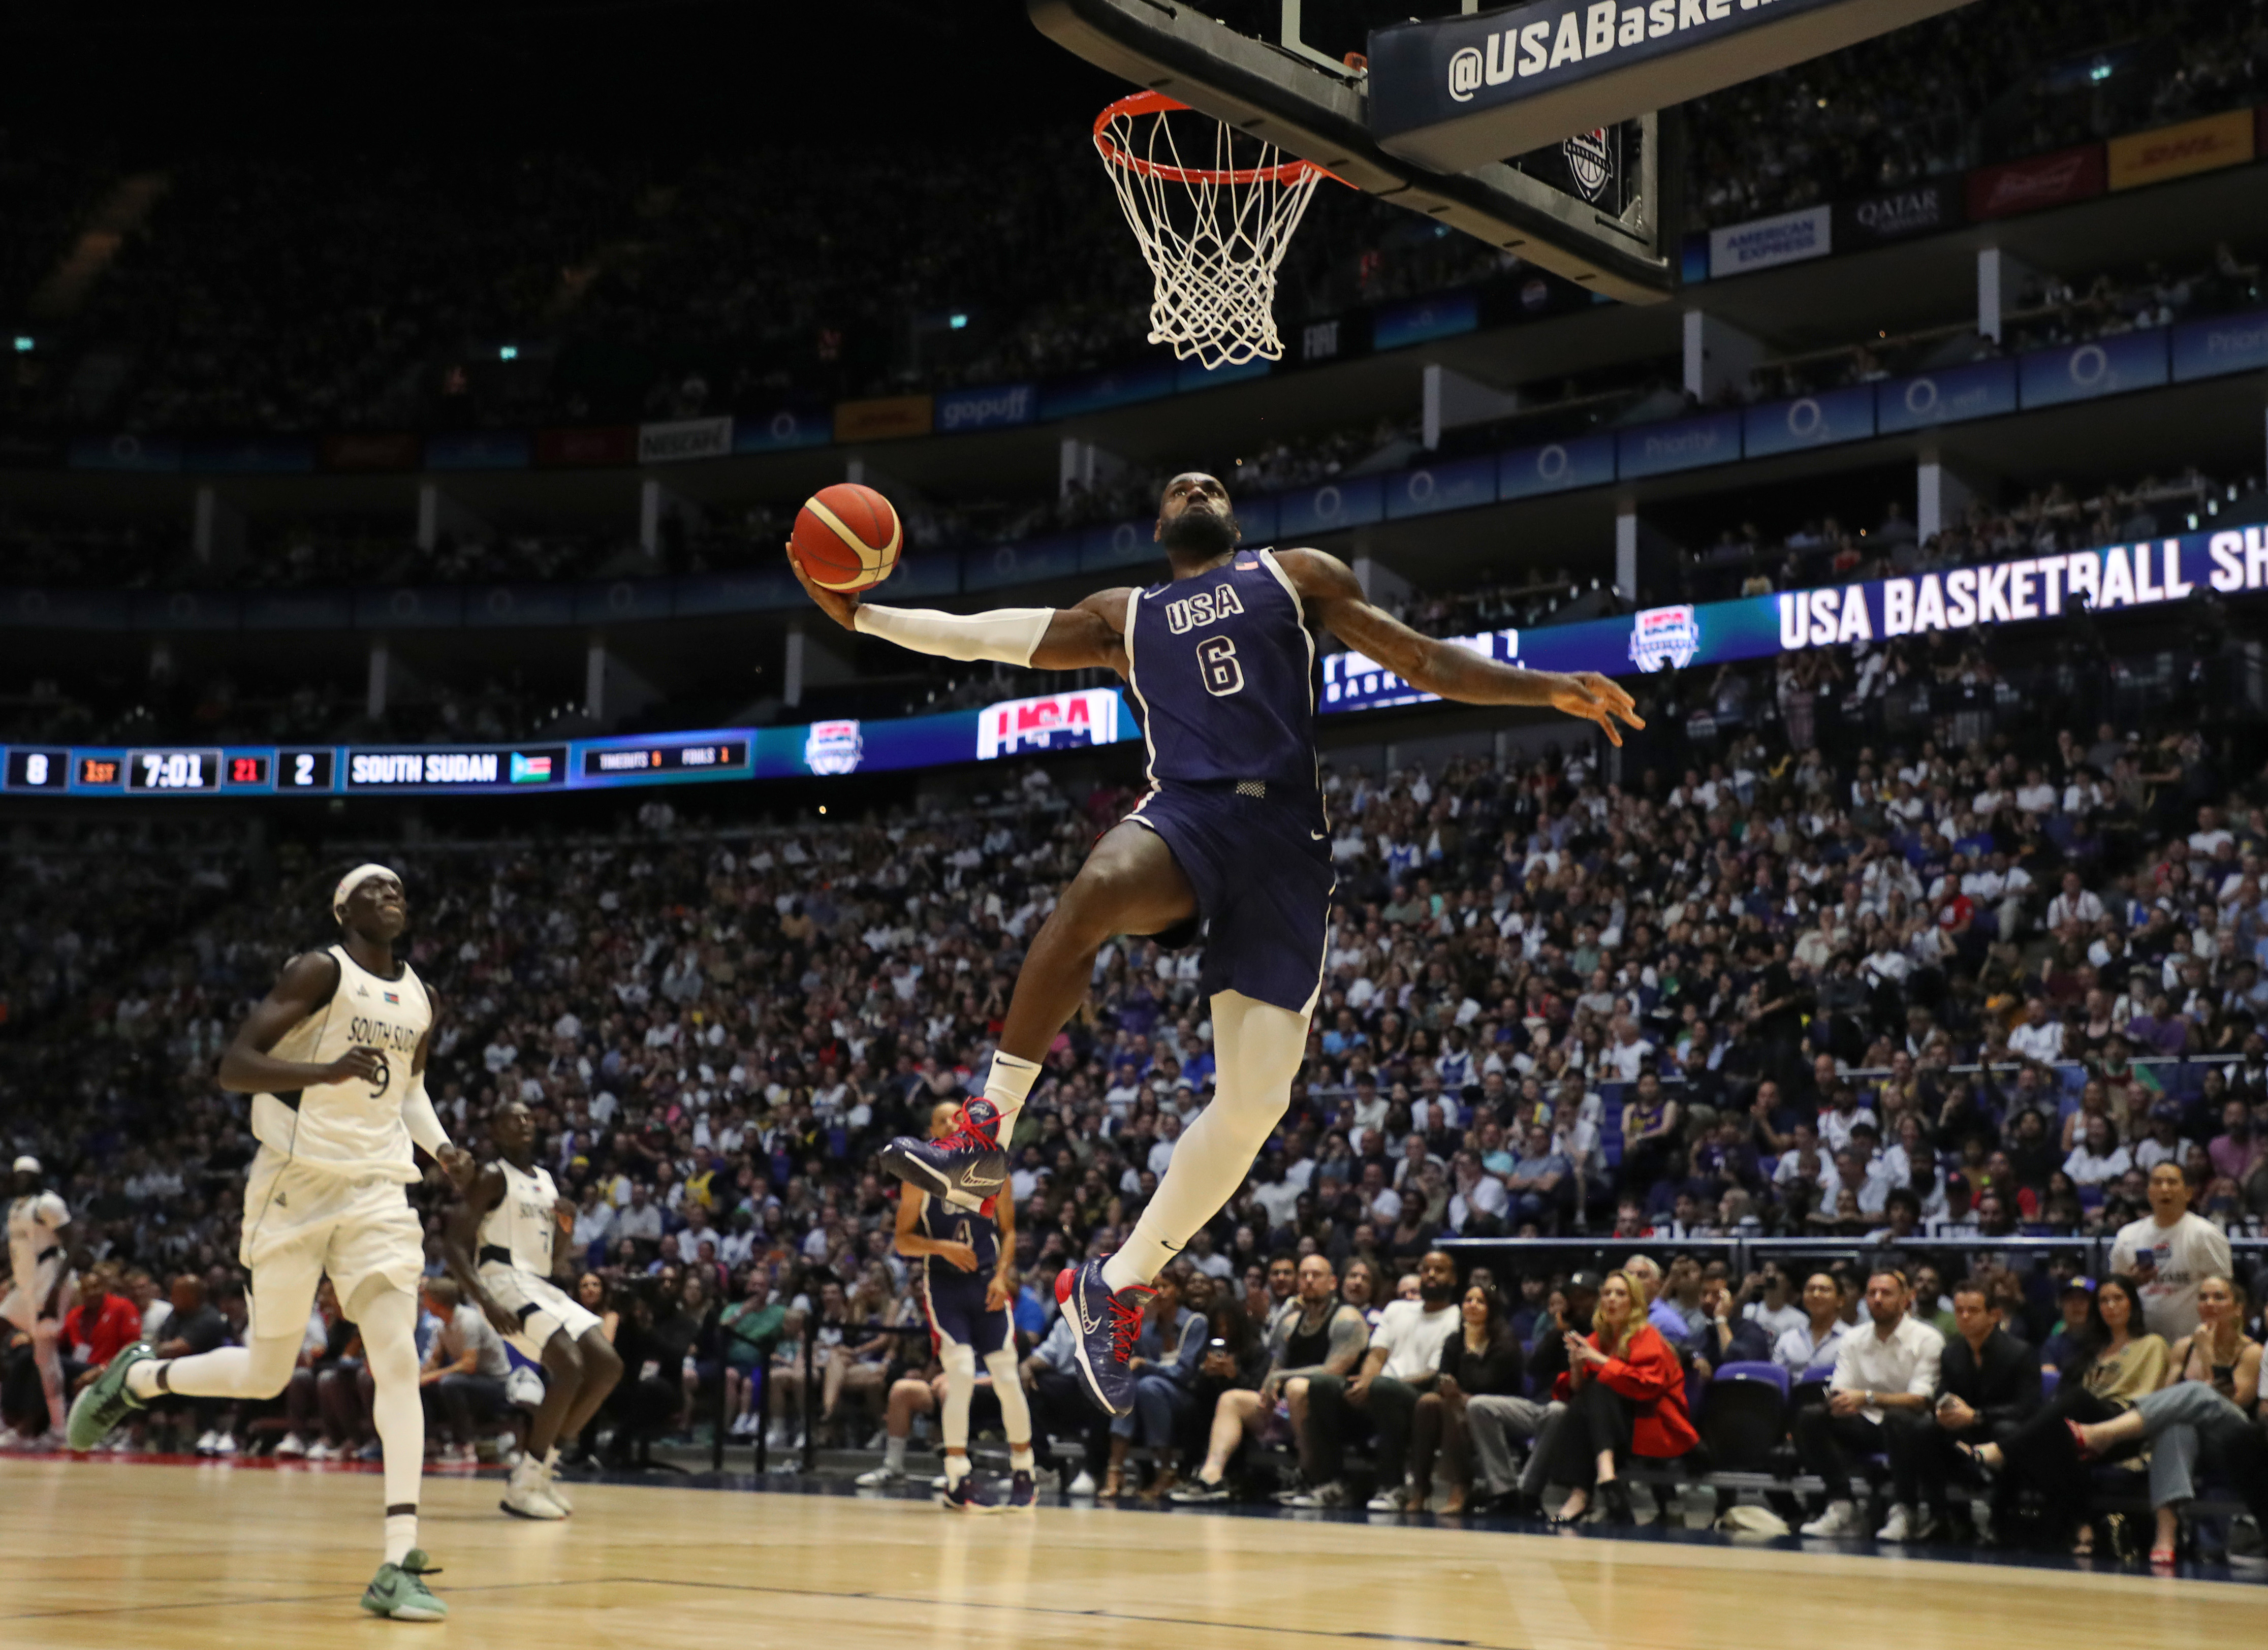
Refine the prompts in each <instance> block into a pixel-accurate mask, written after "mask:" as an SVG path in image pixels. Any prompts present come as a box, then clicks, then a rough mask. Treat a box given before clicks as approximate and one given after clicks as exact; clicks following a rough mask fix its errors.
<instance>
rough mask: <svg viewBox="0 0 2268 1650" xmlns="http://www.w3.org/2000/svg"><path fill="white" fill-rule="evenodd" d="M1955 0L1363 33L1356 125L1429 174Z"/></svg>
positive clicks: (1606, 3) (1788, 1)
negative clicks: (1364, 92)
mask: <svg viewBox="0 0 2268 1650" xmlns="http://www.w3.org/2000/svg"><path fill="white" fill-rule="evenodd" d="M1965 4H1968V0H1536V4H1532V5H1524V6H1513V7H1511V8H1508V9H1506V10H1504V11H1487V12H1480V13H1476V14H1475V15H1472V16H1469V17H1454V18H1436V19H1434V20H1432V21H1430V22H1416V23H1400V24H1396V25H1395V26H1393V27H1391V28H1384V29H1379V30H1377V31H1375V32H1373V33H1372V35H1371V37H1370V77H1369V85H1368V90H1369V94H1370V129H1371V134H1372V136H1374V137H1376V138H1377V140H1378V145H1379V147H1380V148H1381V149H1383V150H1385V151H1387V152H1388V154H1391V155H1397V156H1399V157H1401V158H1403V159H1404V160H1409V161H1414V162H1415V163H1417V164H1418V165H1419V166H1428V167H1431V168H1432V170H1434V171H1436V172H1465V171H1469V170H1470V169H1471V168H1473V167H1475V166H1484V165H1486V164H1487V163H1489V162H1490V161H1492V160H1499V159H1501V158H1504V157H1505V156H1506V155H1518V154H1525V153H1527V152H1528V151H1530V150H1535V149H1542V148H1543V147H1545V146H1546V145H1548V144H1557V143H1559V142H1561V141H1563V140H1564V139H1565V138H1566V137H1567V136H1569V135H1570V134H1571V133H1574V132H1583V131H1589V130H1592V129H1594V128H1598V127H1602V126H1612V125H1613V124H1615V122H1618V121H1626V120H1631V119H1634V118H1636V117H1637V116H1638V115H1641V114H1646V113H1647V112H1648V111H1649V110H1653V109H1659V108H1662V107H1667V106H1668V105H1669V104H1672V103H1683V102H1684V101H1685V100H1686V99H1689V98H1697V97H1699V96H1701V95H1703V94H1704V93H1705V92H1715V91H1717V90H1719V88H1721V87H1724V86H1728V85H1733V84H1734V82H1736V81H1741V80H1752V79H1754V78H1755V77H1757V76H1758V75H1765V74H1770V73H1771V72H1772V71H1773V70H1777V69H1785V68H1786V67H1787V66H1788V65H1790V64H1791V63H1802V62H1804V61H1805V60H1807V59H1808V58H1813V57H1818V56H1822V55H1825V54H1826V53H1828V52H1832V51H1839V50H1841V49H1842V48H1844V47H1845V46H1850V45H1852V44H1855V43H1856V42H1858V41H1863V40H1867V39H1869V38H1871V37H1873V36H1874V35H1876V34H1881V33H1887V32H1889V30H1891V29H1895V28H1900V27H1903V26H1904V25H1906V24H1908V23H1912V22H1916V21H1918V20H1919V19H1920V18H1926V17H1934V16H1935V15H1936V14H1937V13H1939V12H1940V11H1952V10H1953V9H1954V8H1955V6H1959V5H1965Z"/></svg>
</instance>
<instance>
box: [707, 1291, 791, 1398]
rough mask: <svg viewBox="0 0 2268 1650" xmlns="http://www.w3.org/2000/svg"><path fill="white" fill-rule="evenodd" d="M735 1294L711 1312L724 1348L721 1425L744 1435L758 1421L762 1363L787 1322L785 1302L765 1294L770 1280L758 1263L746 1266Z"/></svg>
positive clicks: (768, 1355) (767, 1358)
mask: <svg viewBox="0 0 2268 1650" xmlns="http://www.w3.org/2000/svg"><path fill="white" fill-rule="evenodd" d="M740 1288H741V1294H740V1299H739V1300H735V1301H734V1302H733V1304H732V1305H730V1306H728V1307H725V1309H724V1310H723V1311H722V1312H721V1313H719V1314H718V1317H717V1330H718V1343H719V1344H720V1345H721V1346H722V1348H723V1350H724V1362H725V1431H726V1432H727V1433H729V1434H730V1435H731V1436H733V1437H734V1438H747V1437H751V1436H753V1435H754V1434H755V1431H756V1429H757V1428H758V1427H759V1426H761V1425H763V1411H762V1389H763V1377H764V1366H765V1365H766V1364H767V1363H768V1362H770V1357H771V1352H772V1349H773V1348H774V1347H776V1346H777V1345H778V1344H779V1340H780V1336H781V1335H782V1334H783V1333H784V1331H785V1330H786V1327H787V1307H785V1306H784V1305H783V1304H782V1303H780V1302H778V1301H776V1300H772V1299H771V1280H770V1278H769V1277H767V1276H766V1274H765V1272H764V1271H763V1269H762V1268H761V1267H751V1268H750V1269H749V1270H748V1273H747V1277H746V1278H743V1279H742V1280H741V1285H740Z"/></svg>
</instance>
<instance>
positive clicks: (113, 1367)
mask: <svg viewBox="0 0 2268 1650" xmlns="http://www.w3.org/2000/svg"><path fill="white" fill-rule="evenodd" d="M157 1355H158V1354H157V1353H156V1352H154V1351H153V1350H151V1345H150V1344H149V1343H148V1342H147V1341H136V1342H135V1343H134V1344H133V1345H131V1346H129V1347H127V1348H126V1349H125V1350H124V1351H122V1352H120V1353H119V1354H118V1356H117V1357H115V1358H114V1359H111V1360H110V1361H109V1362H108V1363H107V1364H105V1365H104V1366H102V1373H101V1374H99V1375H97V1376H96V1377H95V1378H94V1379H93V1381H91V1382H89V1383H88V1385H87V1389H86V1390H85V1391H84V1392H82V1393H80V1394H79V1395H78V1396H77V1397H76V1398H74V1399H72V1400H71V1406H70V1419H69V1420H67V1421H65V1422H64V1423H63V1436H64V1438H65V1440H67V1441H68V1442H69V1443H70V1447H72V1448H73V1449H77V1450H81V1451H85V1450H89V1449H92V1448H93V1447H95V1446H96V1445H97V1444H99V1443H100V1442H101V1441H102V1440H104V1439H106V1438H107V1437H109V1436H110V1433H111V1432H112V1430H113V1429H114V1427H116V1426H117V1425H118V1424H119V1422H121V1421H122V1420H124V1419H125V1418H127V1417H128V1416H129V1415H130V1414H132V1413H133V1412H134V1411H136V1410H139V1409H144V1408H146V1407H147V1406H146V1405H144V1403H143V1402H142V1400H141V1399H139V1398H137V1397H136V1396H134V1395H133V1394H132V1393H131V1392H129V1391H128V1390H127V1389H126V1372H127V1371H128V1370H129V1369H131V1368H133V1367H134V1366H135V1365H136V1364H138V1363H141V1362H143V1361H144V1359H151V1358H155V1357H156V1356H157Z"/></svg>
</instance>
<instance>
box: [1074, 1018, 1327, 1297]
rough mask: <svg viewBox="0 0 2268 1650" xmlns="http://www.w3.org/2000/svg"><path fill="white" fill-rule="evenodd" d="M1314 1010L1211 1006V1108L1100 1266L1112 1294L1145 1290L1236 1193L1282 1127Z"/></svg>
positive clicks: (1193, 1127) (1191, 1127)
mask: <svg viewBox="0 0 2268 1650" xmlns="http://www.w3.org/2000/svg"><path fill="white" fill-rule="evenodd" d="M1313 1013H1314V998H1309V999H1308V1003H1307V1008H1306V1009H1305V1010H1303V1011H1300V1012H1297V1013H1295V1012H1293V1011H1292V1010H1291V1009H1288V1008H1278V1007H1277V1006H1276V1005H1274V1004H1272V1003H1263V1002H1261V1001H1259V1000H1257V999H1256V998H1250V997H1247V996H1245V995H1244V994H1243V993H1242V992H1241V991H1219V992H1216V993H1215V994H1214V996H1213V999H1212V1046H1213V1056H1214V1060H1215V1063H1216V1065H1215V1071H1214V1073H1213V1098H1212V1103H1211V1105H1209V1106H1207V1107H1206V1108H1205V1109H1204V1111H1203V1112H1201V1113H1199V1114H1198V1116H1197V1121H1196V1122H1195V1123H1191V1124H1190V1125H1189V1130H1188V1131H1187V1132H1186V1133H1184V1134H1183V1135H1182V1138H1181V1144H1180V1145H1176V1146H1175V1148H1174V1160H1173V1161H1172V1163H1170V1164H1169V1165H1167V1169H1166V1177H1165V1179H1164V1180H1162V1181H1160V1182H1159V1185H1158V1195H1157V1196H1156V1197H1152V1199H1151V1200H1150V1206H1149V1207H1148V1208H1147V1209H1145V1210H1144V1211H1143V1212H1142V1218H1141V1219H1139V1220H1138V1221H1137V1222H1136V1223H1135V1226H1134V1230H1133V1232H1132V1234H1130V1236H1129V1237H1128V1238H1127V1241H1126V1245H1125V1247H1124V1248H1123V1249H1120V1250H1119V1251H1118V1253H1117V1254H1116V1255H1114V1256H1111V1257H1110V1260H1109V1261H1108V1263H1107V1264H1106V1265H1105V1266H1104V1268H1103V1274H1102V1275H1103V1278H1104V1281H1106V1282H1107V1283H1108V1284H1109V1285H1110V1286H1111V1287H1112V1288H1114V1289H1119V1288H1123V1287H1125V1286H1126V1285H1128V1284H1146V1283H1148V1282H1149V1281H1150V1280H1151V1279H1152V1278H1154V1277H1156V1276H1157V1275H1158V1273H1159V1271H1161V1270H1162V1269H1163V1268H1164V1266H1165V1264H1166V1263H1167V1261H1168V1260H1170V1259H1171V1258H1173V1256H1174V1255H1175V1253H1176V1252H1177V1251H1178V1250H1179V1249H1181V1248H1182V1245H1183V1244H1185V1243H1187V1242H1188V1241H1189V1234H1191V1233H1193V1232H1195V1231H1196V1230H1197V1228H1198V1227H1199V1226H1203V1225H1204V1223H1205V1222H1206V1221H1208V1220H1210V1219H1212V1218H1213V1216H1215V1215H1217V1214H1219V1212H1220V1211H1221V1208H1222V1206H1223V1205H1224V1204H1226V1203H1227V1202H1228V1200H1229V1199H1230V1198H1231V1197H1234V1196H1235V1195H1236V1189H1237V1188H1238V1187H1240V1186H1241V1185H1243V1184H1244V1181H1245V1177H1246V1176H1247V1175H1249V1174H1250V1173H1251V1172H1252V1160H1253V1159H1254V1158H1256V1157H1257V1156H1258V1155H1259V1154H1260V1148H1261V1147H1262V1146H1263V1145H1266V1144H1267V1140H1268V1136H1269V1134H1270V1131H1273V1130H1274V1129H1275V1127H1276V1125H1277V1123H1279V1122H1281V1121H1282V1120H1283V1116H1284V1109H1285V1107H1286V1106H1288V1105H1290V1104H1291V1101H1292V1079H1294V1078H1296V1077H1298V1076H1299V1075H1300V1062H1301V1061H1302V1060H1303V1059H1305V1058H1306V1057H1307V1022H1308V1020H1309V1018H1310V1017H1311V1016H1312V1014H1313Z"/></svg>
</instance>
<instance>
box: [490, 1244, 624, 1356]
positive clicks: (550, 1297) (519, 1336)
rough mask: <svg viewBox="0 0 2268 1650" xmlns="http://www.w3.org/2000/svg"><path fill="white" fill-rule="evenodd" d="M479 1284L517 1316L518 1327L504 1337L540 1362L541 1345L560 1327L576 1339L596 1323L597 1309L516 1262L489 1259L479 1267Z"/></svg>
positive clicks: (548, 1341)
mask: <svg viewBox="0 0 2268 1650" xmlns="http://www.w3.org/2000/svg"><path fill="white" fill-rule="evenodd" d="M481 1287H482V1288H483V1289H485V1290H487V1291H488V1292H489V1293H490V1295H491V1296H493V1297H494V1298H495V1300H496V1303H497V1305H498V1306H500V1307H503V1308H504V1310H505V1311H507V1312H509V1313H511V1314H512V1315H513V1316H514V1317H516V1318H518V1319H519V1330H517V1331H516V1332H514V1333H513V1334H511V1335H508V1336H506V1337H504V1338H505V1339H506V1340H508V1341H510V1342H511V1343H512V1344H513V1345H514V1346H517V1347H518V1348H519V1350H520V1351H521V1352H523V1353H525V1354H526V1355H527V1356H528V1357H530V1358H532V1359H534V1360H535V1361H536V1362H537V1363H539V1364H540V1363H541V1362H542V1361H543V1349H544V1348H545V1347H547V1346H549V1344H551V1337H553V1336H555V1335H556V1334H558V1333H559V1331H560V1330H566V1331H567V1338H568V1339H569V1340H571V1341H579V1340H581V1339H582V1338H583V1334H584V1331H585V1330H591V1329H595V1328H597V1327H598V1322H599V1315H598V1314H597V1313H595V1312H593V1311H591V1310H590V1309H589V1308H588V1307H585V1306H584V1305H583V1303H582V1302H581V1301H579V1300H576V1299H575V1298H574V1297H573V1296H572V1295H571V1294H569V1293H567V1292H566V1291H565V1290H563V1289H562V1288H560V1287H559V1285H556V1284H555V1283H553V1282H552V1281H551V1280H550V1279H549V1278H538V1277H537V1276H536V1275H535V1274H534V1272H531V1271H521V1270H520V1269H519V1267H517V1266H505V1265H502V1264H500V1263H497V1262H495V1261H490V1262H489V1263H488V1264H486V1265H484V1266H482V1268H481Z"/></svg>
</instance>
